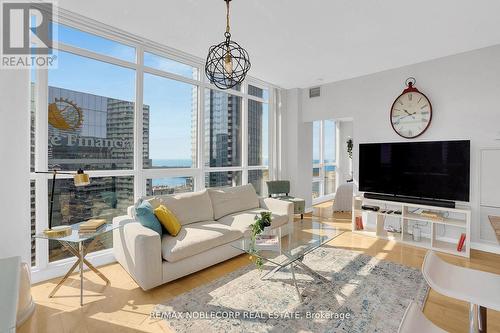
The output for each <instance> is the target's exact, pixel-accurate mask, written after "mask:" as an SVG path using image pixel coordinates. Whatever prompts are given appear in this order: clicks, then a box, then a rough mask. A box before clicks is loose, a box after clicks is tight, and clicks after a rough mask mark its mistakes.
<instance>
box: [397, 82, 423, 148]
mask: <svg viewBox="0 0 500 333" xmlns="http://www.w3.org/2000/svg"><path fill="white" fill-rule="evenodd" d="M415 83H416V80H415V79H414V78H409V79H407V80H406V89H405V90H403V93H402V94H401V95H399V96H398V98H396V100H395V101H394V103H393V104H392V107H391V115H390V117H391V125H392V128H393V129H394V131H395V132H396V133H397V134H398V135H400V136H402V137H403V138H407V139H413V138H416V137H417V136H419V135H422V134H423V133H424V132H425V131H426V130H427V128H429V125H430V124H431V120H432V105H431V102H430V101H429V99H428V98H427V96H425V95H424V94H422V93H421V92H420V91H418V89H417V88H415Z"/></svg>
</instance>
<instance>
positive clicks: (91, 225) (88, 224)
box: [79, 219, 106, 234]
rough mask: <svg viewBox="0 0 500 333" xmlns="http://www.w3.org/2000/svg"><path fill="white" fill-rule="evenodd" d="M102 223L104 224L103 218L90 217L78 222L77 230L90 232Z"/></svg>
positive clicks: (94, 230)
mask: <svg viewBox="0 0 500 333" xmlns="http://www.w3.org/2000/svg"><path fill="white" fill-rule="evenodd" d="M104 224H106V220H105V219H90V220H88V221H85V222H83V223H82V224H80V227H79V229H80V230H79V232H80V233H89V234H91V233H94V232H96V231H97V230H98V229H99V228H100V227H102V226H103V225H104Z"/></svg>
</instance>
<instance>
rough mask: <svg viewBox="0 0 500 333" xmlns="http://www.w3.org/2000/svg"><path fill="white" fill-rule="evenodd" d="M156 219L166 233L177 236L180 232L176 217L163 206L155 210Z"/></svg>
mask: <svg viewBox="0 0 500 333" xmlns="http://www.w3.org/2000/svg"><path fill="white" fill-rule="evenodd" d="M155 215H156V218H157V219H158V220H159V221H160V223H161V224H162V225H163V227H165V229H167V231H168V233H169V234H171V235H172V236H177V234H178V233H179V231H180V230H181V224H180V223H179V220H178V219H177V217H176V216H175V215H174V214H173V213H172V212H171V211H170V210H169V209H168V208H167V207H165V206H164V205H159V206H158V208H156V209H155Z"/></svg>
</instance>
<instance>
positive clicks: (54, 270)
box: [31, 249, 116, 283]
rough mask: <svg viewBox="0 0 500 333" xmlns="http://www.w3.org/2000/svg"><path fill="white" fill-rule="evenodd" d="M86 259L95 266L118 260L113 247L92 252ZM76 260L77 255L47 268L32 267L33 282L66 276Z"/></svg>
mask: <svg viewBox="0 0 500 333" xmlns="http://www.w3.org/2000/svg"><path fill="white" fill-rule="evenodd" d="M85 259H87V260H88V261H89V262H90V263H91V264H92V265H94V266H95V267H98V266H102V265H107V264H110V263H113V262H116V259H115V256H114V255H113V249H107V250H103V251H99V252H96V253H90V254H89V255H88V256H86V257H85ZM75 262H76V257H72V258H68V259H64V260H60V261H57V262H55V263H50V264H49V265H48V266H47V267H46V268H45V269H38V268H36V267H35V268H33V269H31V283H38V282H42V281H46V280H50V279H53V278H56V277H61V276H64V275H65V274H66V273H67V272H68V270H69V269H70V268H71V266H72V265H73V264H74V263H75ZM86 269H88V268H87V266H85V265H84V270H86ZM77 271H78V268H77V269H75V272H77Z"/></svg>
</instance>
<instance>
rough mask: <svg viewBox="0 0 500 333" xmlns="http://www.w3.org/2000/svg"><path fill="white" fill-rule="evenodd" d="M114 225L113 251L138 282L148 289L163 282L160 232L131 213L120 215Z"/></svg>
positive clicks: (115, 219) (144, 288)
mask: <svg viewBox="0 0 500 333" xmlns="http://www.w3.org/2000/svg"><path fill="white" fill-rule="evenodd" d="M113 224H119V225H121V227H120V228H117V229H115V230H113V253H114V255H115V258H116V260H117V261H118V262H119V263H120V264H121V265H122V266H123V268H125V270H126V271H127V272H128V273H129V274H130V275H131V276H132V278H133V279H134V280H135V281H136V282H137V284H138V285H139V286H140V287H141V288H142V289H143V290H148V289H151V288H154V287H156V286H158V285H160V284H162V282H163V281H162V280H163V279H162V256H161V239H160V235H158V233H157V232H155V231H153V230H151V229H148V228H146V227H144V226H142V225H141V224H140V223H138V222H136V221H135V220H134V219H133V218H131V217H130V216H118V217H115V218H114V219H113Z"/></svg>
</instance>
